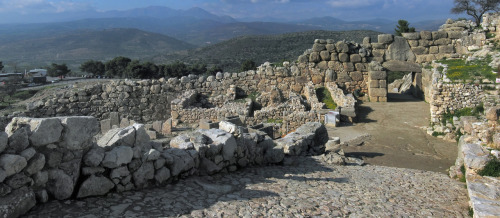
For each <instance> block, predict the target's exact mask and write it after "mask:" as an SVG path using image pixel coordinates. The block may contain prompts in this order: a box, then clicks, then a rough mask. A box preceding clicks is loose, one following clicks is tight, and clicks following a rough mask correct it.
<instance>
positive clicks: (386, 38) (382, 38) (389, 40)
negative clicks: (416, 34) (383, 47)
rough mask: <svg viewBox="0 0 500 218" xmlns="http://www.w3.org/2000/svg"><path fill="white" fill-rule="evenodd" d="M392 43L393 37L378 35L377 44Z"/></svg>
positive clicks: (390, 35)
mask: <svg viewBox="0 0 500 218" xmlns="http://www.w3.org/2000/svg"><path fill="white" fill-rule="evenodd" d="M393 41H394V36H393V35H392V34H380V35H378V43H382V44H390V43H392V42H393Z"/></svg>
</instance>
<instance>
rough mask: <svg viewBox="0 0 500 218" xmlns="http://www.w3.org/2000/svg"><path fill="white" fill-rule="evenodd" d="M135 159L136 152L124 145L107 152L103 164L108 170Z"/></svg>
mask: <svg viewBox="0 0 500 218" xmlns="http://www.w3.org/2000/svg"><path fill="white" fill-rule="evenodd" d="M133 157H134V151H133V150H132V148H131V147H129V146H123V145H122V146H118V147H116V148H114V149H113V150H111V151H108V152H106V153H105V156H104V159H103V160H102V163H101V164H102V166H104V167H107V168H116V167H119V166H121V165H122V164H128V163H130V162H131V161H132V158H133Z"/></svg>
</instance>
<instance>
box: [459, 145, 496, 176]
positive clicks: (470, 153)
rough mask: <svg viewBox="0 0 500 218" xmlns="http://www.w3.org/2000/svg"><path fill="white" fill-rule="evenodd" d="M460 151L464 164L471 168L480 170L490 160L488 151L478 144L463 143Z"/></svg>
mask: <svg viewBox="0 0 500 218" xmlns="http://www.w3.org/2000/svg"><path fill="white" fill-rule="evenodd" d="M462 152H463V154H464V164H465V166H466V167H469V168H471V169H475V170H481V169H483V168H484V166H485V165H486V163H488V161H489V160H490V156H489V154H490V152H489V151H488V150H487V149H486V148H484V147H482V146H480V145H476V144H465V145H464V146H463V150H462Z"/></svg>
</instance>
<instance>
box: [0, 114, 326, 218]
mask: <svg viewBox="0 0 500 218" xmlns="http://www.w3.org/2000/svg"><path fill="white" fill-rule="evenodd" d="M225 127H227V125H225ZM231 129H233V130H236V129H239V128H237V127H236V126H235V128H231ZM98 132H99V124H98V121H97V119H96V118H93V117H57V118H45V119H37V118H14V119H13V121H12V122H11V123H10V124H9V125H8V126H7V128H6V132H3V133H1V134H0V215H1V216H2V217H16V216H19V215H22V214H23V213H25V212H27V211H28V210H29V209H30V208H32V207H33V206H34V205H35V204H38V203H44V202H46V201H48V200H49V199H57V200H64V199H68V198H73V197H76V198H84V197H88V196H99V195H105V194H107V193H108V192H113V191H117V192H122V191H127V190H132V189H140V188H144V187H148V186H152V185H163V184H166V183H170V182H172V181H175V180H177V179H179V178H183V177H185V176H189V175H193V174H213V173H217V172H224V171H228V170H229V171H233V170H237V169H238V168H240V167H245V166H248V165H263V164H268V163H280V162H282V161H283V159H284V158H285V156H286V155H304V154H308V152H309V153H311V152H314V153H322V152H324V142H326V140H328V134H327V132H326V129H325V127H324V126H323V125H321V124H320V123H308V124H306V125H304V127H302V128H299V129H298V130H297V131H296V133H294V135H295V136H294V140H295V141H296V143H298V144H301V145H304V146H305V147H307V149H305V150H304V151H301V152H286V151H285V145H281V144H280V145H277V144H276V143H275V142H273V140H272V139H271V138H270V137H269V136H267V135H266V134H265V133H263V132H260V131H256V130H251V132H250V133H245V132H240V131H238V132H236V131H232V132H231V133H232V134H231V133H228V132H225V131H223V130H220V129H210V130H197V131H194V132H192V133H188V134H183V135H180V136H178V137H176V138H174V139H172V141H171V142H170V147H165V148H164V147H163V146H162V145H161V144H160V143H155V142H152V141H150V139H149V136H148V135H147V133H146V131H145V128H144V125H142V124H134V125H132V126H129V127H125V128H116V129H112V130H110V131H108V132H107V133H106V134H105V135H104V136H102V137H101V138H99V139H98V140H97V142H96V141H95V140H94V138H93V137H94V135H96V134H97V133H98Z"/></svg>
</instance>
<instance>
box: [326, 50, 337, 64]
mask: <svg viewBox="0 0 500 218" xmlns="http://www.w3.org/2000/svg"><path fill="white" fill-rule="evenodd" d="M330 60H332V61H339V54H338V53H336V52H332V53H330ZM332 61H329V62H328V66H330V62H332Z"/></svg>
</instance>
